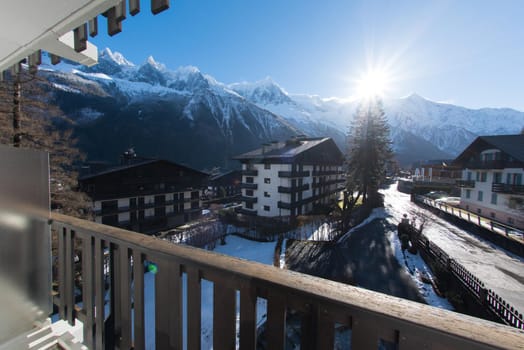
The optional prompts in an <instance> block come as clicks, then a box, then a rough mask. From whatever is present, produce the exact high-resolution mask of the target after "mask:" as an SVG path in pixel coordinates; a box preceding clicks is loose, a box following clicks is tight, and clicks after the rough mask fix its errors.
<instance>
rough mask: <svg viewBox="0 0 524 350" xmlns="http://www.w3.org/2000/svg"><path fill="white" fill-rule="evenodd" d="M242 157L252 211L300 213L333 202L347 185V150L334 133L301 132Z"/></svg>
mask: <svg viewBox="0 0 524 350" xmlns="http://www.w3.org/2000/svg"><path fill="white" fill-rule="evenodd" d="M235 159H238V160H240V161H241V162H242V185H241V187H242V203H243V204H242V209H241V213H243V214H246V215H258V216H263V217H295V216H297V215H302V214H306V213H308V212H311V211H312V210H313V208H314V207H315V206H316V205H322V204H324V205H327V204H329V203H330V202H332V201H333V200H336V199H337V198H338V193H339V192H340V191H341V190H342V185H343V183H344V181H345V180H344V179H343V177H342V174H343V173H342V164H343V155H342V152H341V151H340V149H339V148H338V147H337V145H336V144H335V142H333V140H332V139H330V138H305V137H302V138H301V137H295V138H292V139H290V140H287V141H285V142H272V143H270V144H264V145H263V146H262V147H261V148H259V149H256V150H254V151H251V152H248V153H245V154H242V155H240V156H238V157H235Z"/></svg>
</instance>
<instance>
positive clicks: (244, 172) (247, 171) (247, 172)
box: [242, 168, 258, 176]
mask: <svg viewBox="0 0 524 350" xmlns="http://www.w3.org/2000/svg"><path fill="white" fill-rule="evenodd" d="M242 176H258V170H257V169H255V168H249V169H243V170H242Z"/></svg>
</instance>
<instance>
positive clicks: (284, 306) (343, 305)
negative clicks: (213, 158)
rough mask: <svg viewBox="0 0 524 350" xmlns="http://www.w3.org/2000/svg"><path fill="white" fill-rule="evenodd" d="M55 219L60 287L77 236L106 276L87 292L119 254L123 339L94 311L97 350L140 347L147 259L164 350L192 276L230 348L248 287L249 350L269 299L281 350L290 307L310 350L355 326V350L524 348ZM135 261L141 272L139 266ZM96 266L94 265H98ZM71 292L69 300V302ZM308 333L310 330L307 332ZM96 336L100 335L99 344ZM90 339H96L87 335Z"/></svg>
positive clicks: (463, 323) (67, 305) (511, 338)
mask: <svg viewBox="0 0 524 350" xmlns="http://www.w3.org/2000/svg"><path fill="white" fill-rule="evenodd" d="M52 220H53V228H54V229H55V230H57V231H58V233H59V238H60V237H62V238H60V239H59V241H60V242H62V243H61V247H60V250H61V251H59V257H60V256H61V254H63V253H65V252H67V254H66V256H64V257H63V258H59V261H60V262H61V263H64V264H65V266H66V268H65V269H64V268H61V269H60V270H61V272H60V273H61V274H62V275H61V276H59V277H60V278H59V281H58V282H59V284H60V285H61V286H62V285H64V282H67V278H68V276H66V275H67V274H69V276H70V277H69V278H72V276H71V265H70V264H71V262H72V255H71V250H70V247H71V246H72V244H73V241H74V239H73V238H75V239H76V238H79V239H82V240H83V242H84V247H87V248H84V249H89V251H90V253H89V254H91V253H92V254H93V257H94V264H93V266H94V267H95V270H96V271H93V270H92V269H91V267H89V266H87V268H86V270H85V271H87V273H88V275H89V276H90V277H91V278H92V279H91V280H90V281H91V283H94V284H95V285H94V287H93V286H84V291H87V292H89V293H92V290H93V289H94V290H98V291H99V292H98V294H101V292H100V291H101V288H102V287H103V286H102V285H103V283H101V282H103V281H100V279H102V280H103V275H101V269H102V268H101V265H100V264H101V261H102V260H101V259H102V258H101V256H102V255H103V254H104V253H103V247H104V244H105V246H106V247H109V250H110V254H111V256H112V259H111V260H112V264H111V268H110V270H111V283H112V286H113V287H112V288H111V293H113V298H112V300H111V309H110V314H111V315H112V317H110V318H109V319H108V320H111V322H112V325H113V327H112V329H113V331H114V332H115V333H114V334H104V335H99V334H98V333H96V332H99V331H101V330H102V329H104V328H105V329H111V327H102V323H101V322H103V321H101V320H100V317H98V318H97V317H96V316H99V315H93V312H91V311H92V309H91V311H89V310H88V311H86V315H88V317H87V318H86V322H87V326H86V323H84V328H86V327H87V329H88V330H89V332H91V333H89V332H88V342H89V345H91V346H93V348H96V349H98V348H99V346H101V344H102V343H103V342H107V341H109V340H111V338H112V337H114V338H115V339H114V341H115V342H116V343H118V344H119V346H120V347H121V348H129V346H130V345H131V342H132V341H131V339H123V338H125V337H128V336H129V334H131V333H130V327H131V322H130V319H129V313H130V308H131V303H130V302H129V298H130V296H129V294H130V293H129V288H131V287H130V286H131V281H130V278H131V277H130V276H131V271H130V270H132V271H133V275H134V276H135V277H134V278H137V277H136V276H140V275H141V273H140V271H142V270H141V268H142V264H137V262H140V263H141V262H142V261H143V259H145V260H151V261H155V262H158V265H159V266H158V267H159V275H158V278H156V281H157V282H156V283H157V285H156V287H155V291H156V299H155V305H156V307H157V312H156V316H155V317H156V318H157V322H156V324H157V329H156V341H157V348H170V347H169V345H166V344H174V346H175V347H176V345H177V344H180V339H181V338H180V337H181V336H182V335H181V332H182V331H181V329H183V328H182V327H181V325H180V322H181V321H180V318H179V317H178V316H177V315H179V313H180V312H181V303H182V300H181V297H180V291H181V274H182V273H187V274H188V288H189V286H193V287H195V288H196V290H197V292H198V293H193V292H191V293H188V300H187V305H188V307H195V305H196V304H198V303H199V300H200V299H199V298H200V281H201V279H206V280H210V281H212V282H214V284H215V303H216V302H217V301H218V300H223V301H224V302H223V304H221V305H216V308H215V312H218V315H222V314H224V315H226V316H227V319H224V320H221V318H220V316H218V317H215V318H214V334H218V332H220V331H221V330H222V331H224V333H223V334H222V333H221V334H220V336H218V335H217V339H220V341H223V342H225V343H224V344H226V343H228V344H231V341H232V340H231V334H230V333H231V332H230V331H231V329H234V327H233V328H231V327H232V324H231V322H232V321H231V312H233V311H232V310H231V307H234V306H235V303H234V302H233V301H232V299H231V298H233V297H234V293H233V291H234V290H238V291H240V305H241V309H240V315H241V320H240V344H246V348H253V349H254V346H255V344H256V343H255V341H254V337H256V333H255V332H254V327H256V325H255V323H254V322H255V321H254V319H255V318H254V316H253V307H254V303H256V297H263V298H266V299H267V300H268V318H267V320H268V321H267V322H268V323H267V327H266V337H267V338H268V339H267V340H268V346H269V348H272V349H281V348H283V342H282V341H283V337H285V329H283V328H282V327H285V319H286V312H287V311H286V310H288V309H293V310H296V311H297V312H299V313H300V314H301V315H302V317H303V318H302V320H303V323H302V324H303V326H302V329H303V331H304V334H302V341H303V345H304V347H306V345H307V347H309V348H329V347H330V346H331V348H332V342H333V337H334V336H333V334H334V325H335V323H338V324H343V325H347V326H348V327H350V328H351V329H352V340H351V341H352V345H353V348H354V349H376V348H377V344H378V341H379V339H385V340H388V341H392V342H396V343H398V345H399V349H419V348H424V347H428V348H456V349H492V348H501V349H515V348H521V349H524V332H522V331H519V330H517V329H514V328H511V327H507V326H504V325H499V324H496V323H492V322H489V321H484V320H481V319H477V318H474V317H470V316H465V315H461V314H457V313H454V312H450V311H446V310H442V309H438V308H434V307H430V306H428V305H424V304H420V303H416V302H412V301H408V300H403V299H400V298H396V297H392V296H388V295H385V294H381V293H377V292H372V291H368V290H365V289H362V288H357V287H353V286H349V285H345V284H341V283H337V282H333V281H328V280H325V279H322V278H317V277H312V276H308V275H304V274H301V273H297V272H293V271H288V270H281V269H277V268H274V267H272V266H267V265H263V264H259V263H256V262H251V261H246V260H242V259H238V258H234V257H230V256H226V255H222V254H217V253H214V252H208V251H205V250H201V249H197V248H192V247H188V246H182V245H175V244H171V243H169V242H166V241H163V240H160V239H158V238H154V237H150V236H146V235H142V234H138V233H135V232H131V231H126V230H123V229H119V228H115V227H111V226H106V225H102V224H98V223H95V222H90V221H85V220H80V219H76V218H73V217H69V216H64V215H61V214H56V213H53V214H52ZM85 242H87V243H85ZM131 256H132V257H133V261H134V266H131V267H130V265H129V262H130V257H131ZM86 265H89V262H88V263H86ZM64 271H67V273H65V272H64ZM122 276H124V277H122ZM61 278H62V279H61ZM140 278H142V277H138V282H135V284H134V285H135V288H136V286H137V285H138V286H140V288H138V293H139V294H140V293H142V292H143V289H141V288H143V280H141V279H140ZM63 279H65V280H63ZM93 279H94V280H93ZM97 279H98V280H97ZM88 280H89V278H88ZM84 281H85V278H84ZM65 284H66V285H67V286H64V287H63V288H62V287H61V288H59V291H60V293H61V295H60V301H61V302H60V304H61V305H60V309H61V310H65V311H66V312H61V315H62V316H63V317H67V318H68V319H69V320H71V314H72V313H73V312H74V305H71V302H72V301H71V299H72V297H71V295H72V293H73V291H72V290H69V291H68V290H66V289H67V288H69V289H71V288H72V283H71V282H68V283H65ZM62 293H63V294H65V295H64V297H63V296H62ZM232 293H233V294H232ZM95 294H96V293H95ZM134 294H135V300H134V307H135V315H136V313H137V310H138V312H139V314H140V315H141V316H142V317H143V305H140V304H141V303H140V300H137V299H136V295H137V290H135V292H134ZM140 295H143V294H140ZM92 297H93V295H88V296H87V299H90V298H92ZM141 297H142V298H143V296H141ZM126 298H127V299H126ZM166 298H169V299H166ZM124 299H125V300H124ZM90 300H94V304H95V306H96V305H98V310H101V308H102V301H101V300H100V298H99V297H95V298H94V299H90ZM167 301H169V303H167ZM84 304H85V303H84ZM142 304H143V301H142ZM162 305H163V308H162V307H161V306H162ZM137 308H138V309H137ZM95 309H96V308H95ZM189 311H192V310H189ZM189 311H188V314H189V313H190V312H189ZM95 313H96V312H95ZM99 314H100V312H99ZM102 314H103V313H102ZM102 316H103V315H102ZM106 316H107V315H106ZM192 317H193V316H192ZM176 320H178V321H176ZM198 321H199V319H194V318H191V319H188V322H189V323H191V324H193V325H195V327H196V326H198V324H199V322H198ZM106 322H108V321H106ZM141 322H142V320H140V319H138V320H136V317H135V332H134V334H135V335H136V334H138V335H139V337H140V339H139V340H140V342H141V343H142V344H137V342H136V339H135V343H134V344H133V346H134V348H135V349H140V348H142V346H141V345H143V329H142V330H141V331H140V329H138V331H137V323H138V324H139V325H140V326H141V327H143V323H141ZM166 323H167V325H166ZM168 325H169V326H168ZM306 330H309V332H305V331H306ZM93 332H94V333H95V335H94V340H93V338H92V337H93ZM84 334H86V330H85V329H84ZM184 336H186V335H184ZM187 336H188V337H189V338H188V344H190V343H191V344H196V343H199V340H197V338H198V337H199V328H194V327H188V335H187ZM233 336H234V335H233ZM89 337H91V338H89ZM162 345H165V346H166V347H163V346H162ZM219 345H220V344H217V343H215V347H216V348H222V346H219ZM159 346H160V347H159Z"/></svg>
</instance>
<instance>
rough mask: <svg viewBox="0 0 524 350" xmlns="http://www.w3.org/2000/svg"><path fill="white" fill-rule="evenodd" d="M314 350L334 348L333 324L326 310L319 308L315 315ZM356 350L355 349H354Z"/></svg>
mask: <svg viewBox="0 0 524 350" xmlns="http://www.w3.org/2000/svg"><path fill="white" fill-rule="evenodd" d="M315 323H316V325H315V326H316V334H317V336H316V338H317V339H316V340H317V341H316V344H317V345H316V349H333V348H334V346H335V323H334V322H333V318H332V317H329V314H328V312H327V310H326V309H324V308H323V307H322V306H320V307H319V308H318V309H317V313H316V322H315ZM355 349H356V348H355Z"/></svg>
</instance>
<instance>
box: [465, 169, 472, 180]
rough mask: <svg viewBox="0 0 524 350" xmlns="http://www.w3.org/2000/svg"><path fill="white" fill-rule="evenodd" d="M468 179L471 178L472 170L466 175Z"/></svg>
mask: <svg viewBox="0 0 524 350" xmlns="http://www.w3.org/2000/svg"><path fill="white" fill-rule="evenodd" d="M466 179H467V180H468V181H470V180H471V171H468V173H467V176H466Z"/></svg>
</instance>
